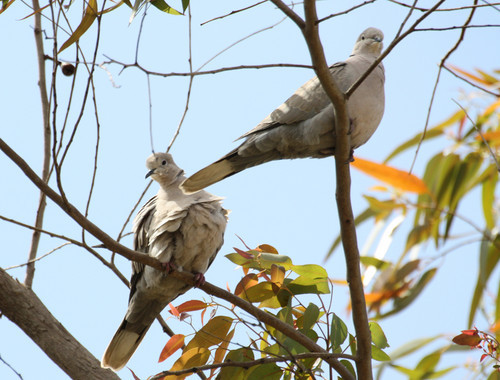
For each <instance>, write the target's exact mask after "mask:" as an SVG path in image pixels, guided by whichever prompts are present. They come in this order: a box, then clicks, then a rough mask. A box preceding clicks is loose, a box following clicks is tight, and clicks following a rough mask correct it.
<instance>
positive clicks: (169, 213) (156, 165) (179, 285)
mask: <svg viewBox="0 0 500 380" xmlns="http://www.w3.org/2000/svg"><path fill="white" fill-rule="evenodd" d="M146 166H147V168H148V169H149V170H150V171H149V173H148V174H147V176H151V177H152V178H153V179H154V180H155V181H157V182H158V183H159V184H160V190H159V191H158V194H157V195H156V196H154V197H153V198H152V199H151V200H149V201H148V202H147V203H146V204H145V205H144V206H143V207H142V209H141V210H140V211H139V212H138V214H137V216H136V218H135V220H134V225H133V232H134V249H135V250H137V251H141V252H144V253H147V254H148V255H150V256H153V257H155V258H157V259H158V260H160V261H161V262H163V263H169V264H171V265H173V266H175V268H177V269H179V270H184V271H189V272H192V273H194V274H203V273H205V272H206V270H207V269H208V267H209V266H210V264H211V263H212V261H213V260H214V258H215V256H216V254H217V252H218V251H219V249H220V248H221V246H222V243H223V236H224V231H225V228H226V222H227V214H228V212H227V211H226V210H225V209H224V208H222V206H221V200H222V198H220V197H217V196H214V195H212V194H209V193H207V192H205V191H199V192H197V193H195V194H190V195H186V194H184V193H183V192H182V191H181V190H180V189H179V185H180V183H181V182H182V181H184V180H185V178H186V177H185V176H184V172H183V170H181V169H180V168H179V167H177V165H176V164H175V163H174V161H173V160H172V157H171V156H170V155H169V154H167V153H156V154H153V155H152V156H150V157H149V158H148V159H147V161H146ZM190 288H191V286H190V285H188V284H186V283H184V282H183V281H181V280H178V279H176V278H174V277H172V276H169V275H168V274H167V273H166V272H161V271H158V270H156V269H153V268H151V267H148V266H144V265H142V264H139V263H136V262H134V263H133V264H132V279H131V289H130V298H129V306H128V310H127V313H126V315H125V319H124V320H123V322H122V324H121V325H120V327H119V328H118V331H117V332H116V334H115V335H114V337H113V339H112V340H111V342H110V343H109V345H108V348H107V349H106V351H105V353H104V355H103V358H102V361H101V365H102V366H103V367H109V368H112V369H114V370H116V371H118V370H120V369H121V368H123V367H124V366H125V364H126V363H127V361H128V360H129V359H130V357H131V356H132V354H133V353H134V352H135V350H136V349H137V347H138V346H139V344H140V343H141V340H142V339H143V338H144V335H145V334H146V332H147V331H148V329H149V327H150V326H151V324H152V323H153V321H154V320H155V318H156V317H157V316H158V314H159V313H160V312H161V311H162V310H163V308H164V307H165V306H166V305H168V303H170V302H172V301H173V300H174V299H175V298H177V297H178V296H179V295H181V294H183V293H184V292H186V291H187V290H188V289H190Z"/></svg>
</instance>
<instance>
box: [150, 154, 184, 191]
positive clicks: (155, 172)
mask: <svg viewBox="0 0 500 380" xmlns="http://www.w3.org/2000/svg"><path fill="white" fill-rule="evenodd" d="M146 167H147V168H148V170H149V171H148V173H147V174H146V178H148V177H151V178H153V179H154V180H155V181H156V182H159V183H160V184H162V185H166V186H168V185H170V184H171V183H173V182H175V180H176V179H178V178H179V177H181V176H182V174H183V173H184V171H183V170H182V169H181V168H179V167H178V166H177V165H176V164H175V162H174V160H173V159H172V156H171V155H170V154H168V153H153V154H152V155H151V156H149V157H148V159H147V160H146Z"/></svg>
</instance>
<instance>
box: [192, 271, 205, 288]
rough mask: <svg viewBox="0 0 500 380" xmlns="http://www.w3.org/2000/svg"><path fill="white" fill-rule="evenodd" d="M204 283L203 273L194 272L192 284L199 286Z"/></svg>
mask: <svg viewBox="0 0 500 380" xmlns="http://www.w3.org/2000/svg"><path fill="white" fill-rule="evenodd" d="M204 283H205V276H204V275H203V273H196V274H195V275H194V286H195V287H197V288H199V287H200V286H202V285H203V284H204Z"/></svg>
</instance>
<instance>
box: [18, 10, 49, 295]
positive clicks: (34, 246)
mask: <svg viewBox="0 0 500 380" xmlns="http://www.w3.org/2000/svg"><path fill="white" fill-rule="evenodd" d="M39 9H40V3H39V2H38V0H33V10H34V11H35V12H36V13H35V15H34V18H35V21H34V22H35V27H34V32H35V43H36V51H37V61H38V86H39V88H40V100H41V102H42V125H43V164H42V180H43V181H45V182H48V180H49V177H50V174H49V171H50V143H51V130H50V116H49V115H50V104H49V97H48V95H47V83H46V80H45V76H46V73H45V53H44V47H43V38H42V16H41V12H37V11H38V10H39ZM53 67H54V70H55V67H57V66H56V65H53ZM46 204H47V202H46V197H45V194H44V193H43V192H40V197H39V200H38V210H37V212H36V218H35V227H37V228H42V226H43V217H44V214H45V206H46ZM39 243H40V233H39V232H38V231H36V230H35V231H34V232H33V236H32V238H31V246H30V250H29V254H28V262H30V264H29V265H28V267H27V268H26V277H25V279H24V283H25V284H26V286H27V287H28V288H31V286H32V284H33V277H34V275H35V264H34V262H33V259H34V258H35V257H36V253H37V251H38V244H39Z"/></svg>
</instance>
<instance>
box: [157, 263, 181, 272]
mask: <svg viewBox="0 0 500 380" xmlns="http://www.w3.org/2000/svg"><path fill="white" fill-rule="evenodd" d="M161 266H162V267H163V270H164V271H165V272H166V273H167V274H168V273H172V272H173V271H174V270H177V267H176V266H175V264H174V263H173V262H170V261H169V262H167V263H161Z"/></svg>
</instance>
